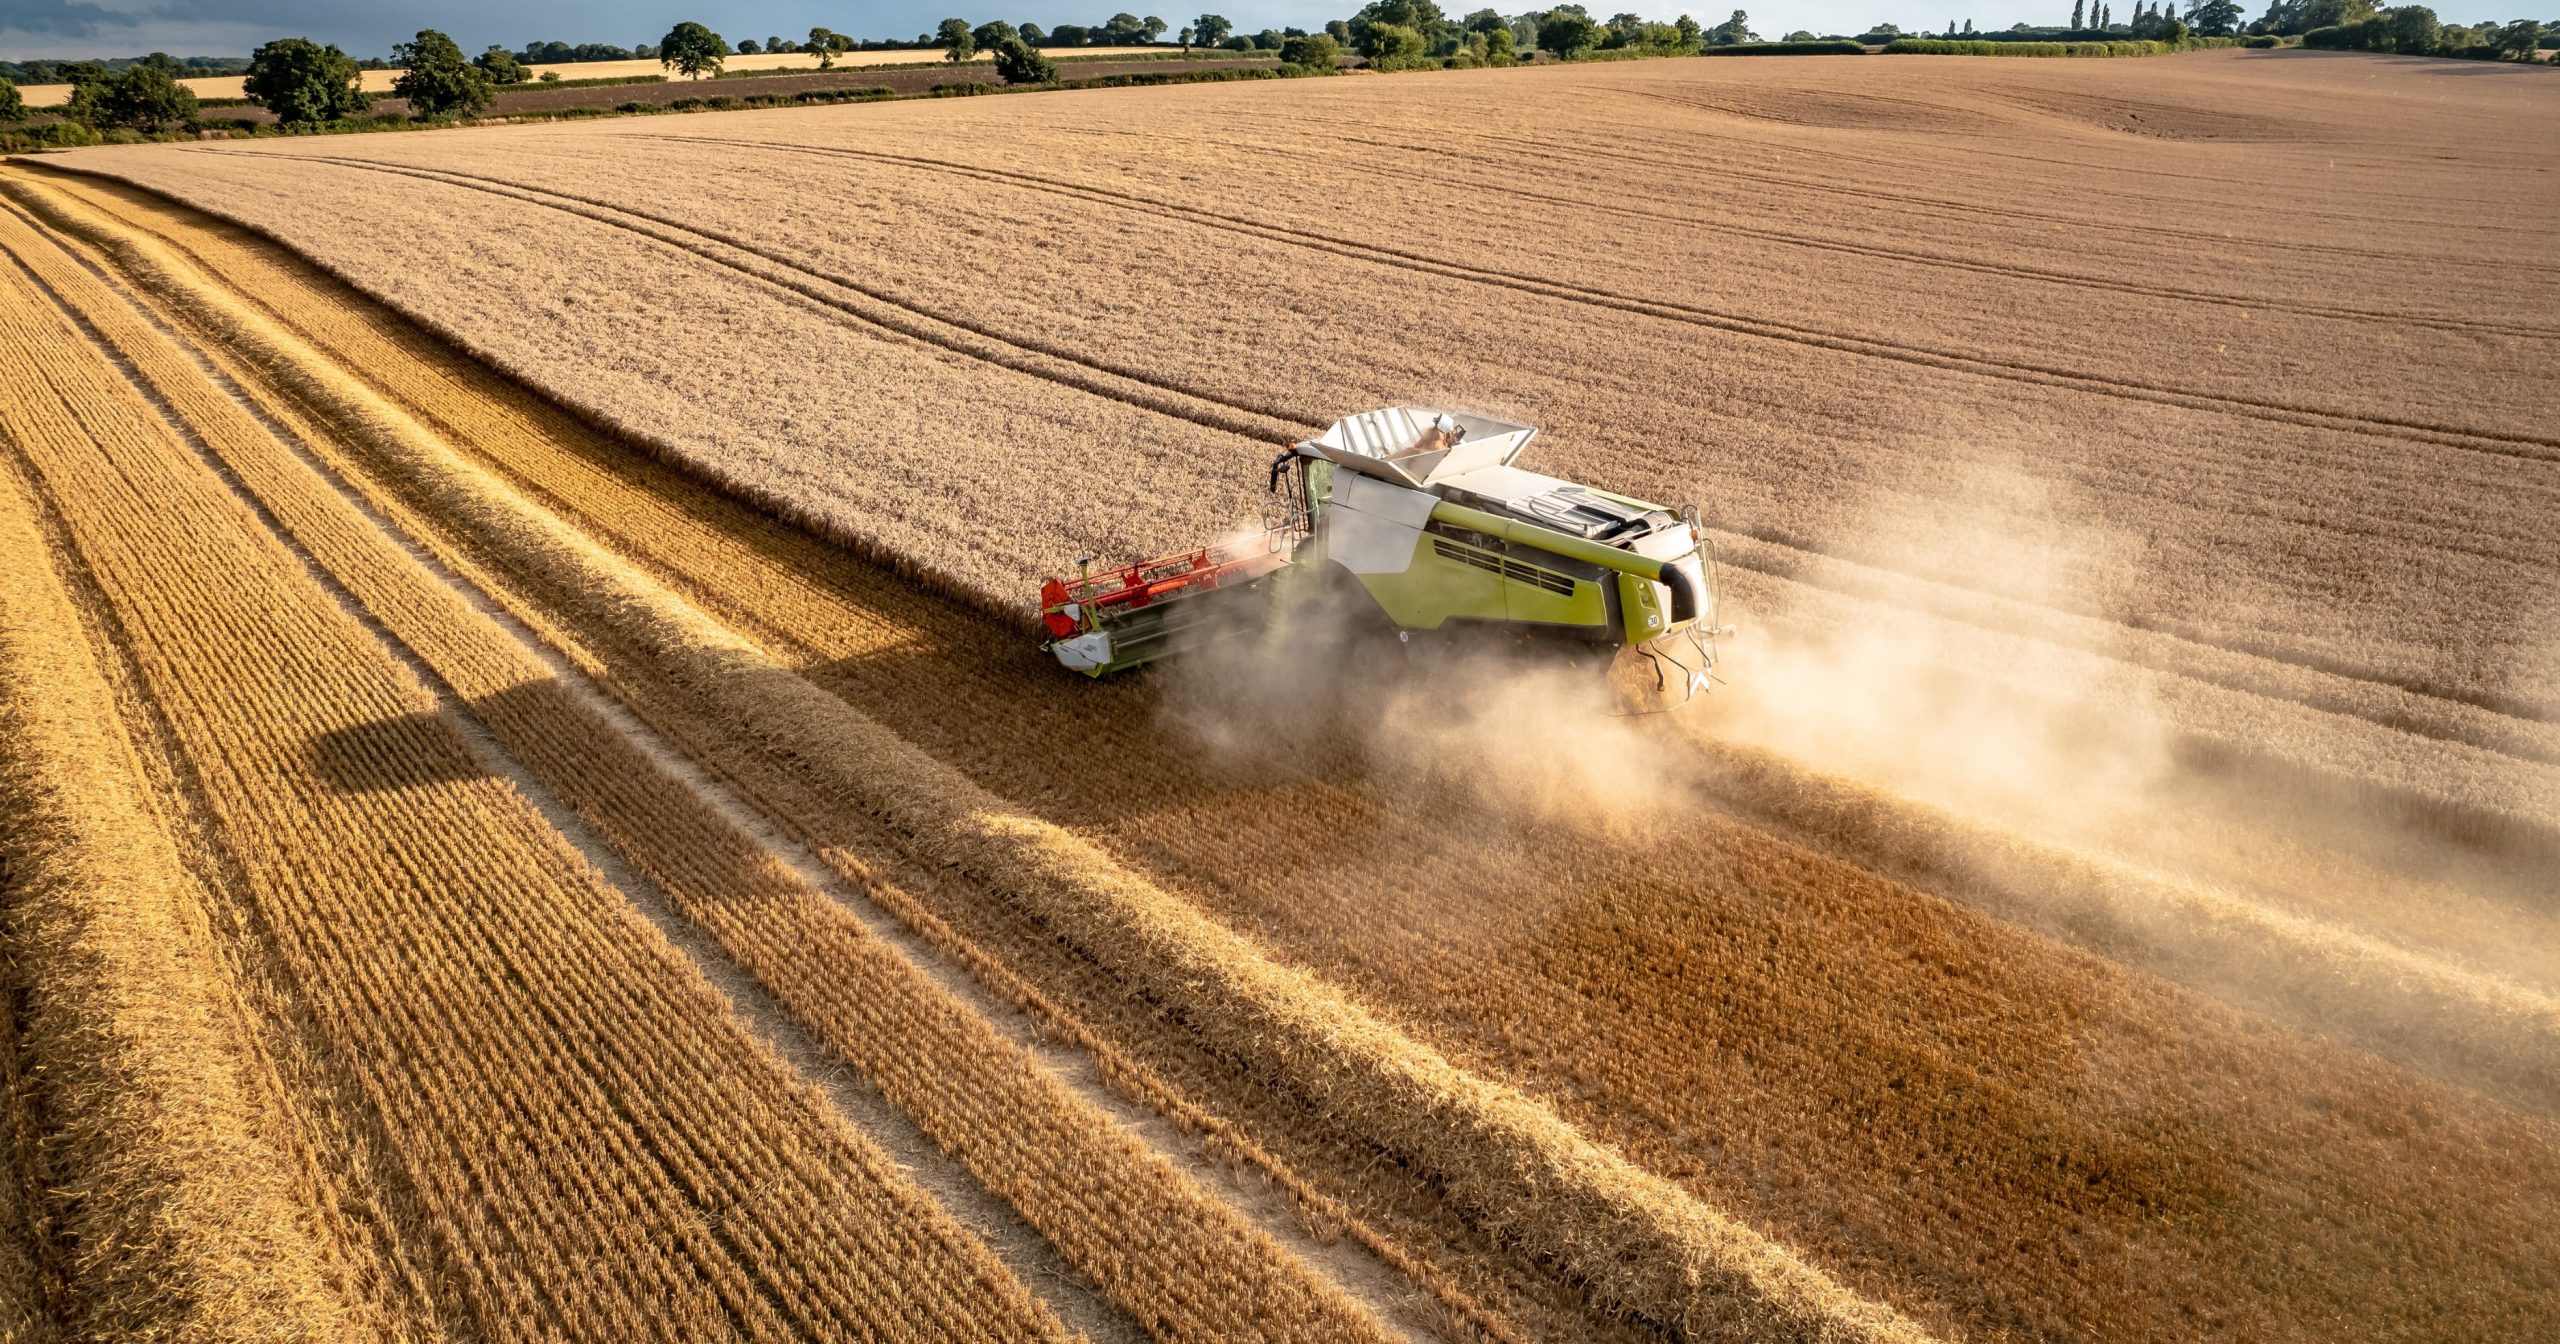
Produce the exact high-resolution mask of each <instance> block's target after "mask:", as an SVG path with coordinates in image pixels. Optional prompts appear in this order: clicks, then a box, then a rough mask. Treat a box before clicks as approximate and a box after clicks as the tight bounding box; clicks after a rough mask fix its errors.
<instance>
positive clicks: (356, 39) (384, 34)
mask: <svg viewBox="0 0 2560 1344" xmlns="http://www.w3.org/2000/svg"><path fill="white" fill-rule="evenodd" d="M1363 2H1364V0H1182V3H1184V4H1186V5H1189V4H1201V5H1203V6H1204V7H1214V8H1213V9H1212V10H1211V12H1215V13H1221V14H1224V15H1225V16H1226V17H1227V18H1228V19H1229V20H1230V21H1232V22H1233V23H1234V24H1235V26H1236V27H1237V28H1238V29H1240V30H1242V31H1246V32H1256V31H1259V30H1261V29H1263V28H1277V27H1286V26H1290V25H1296V26H1298V27H1302V28H1313V27H1316V26H1319V25H1321V24H1322V23H1323V22H1324V21H1325V20H1327V19H1335V18H1346V17H1349V15H1350V14H1351V13H1352V12H1353V11H1355V10H1357V9H1358V8H1359V7H1360V4H1361V3H1363ZM1514 2H1515V3H1516V4H1517V5H1518V7H1519V8H1521V9H1529V8H1544V7H1545V5H1544V4H1543V3H1540V0H1514ZM1737 2H1738V3H1741V4H1743V5H1744V6H1745V7H1746V8H1747V9H1748V10H1749V12H1750V14H1751V26H1752V27H1753V28H1754V29H1755V30H1757V31H1758V32H1759V33H1760V35H1761V36H1763V37H1771V38H1774V37H1778V36H1781V35H1783V34H1785V33H1787V32H1789V31H1791V30H1794V29H1798V28H1803V29H1808V30H1811V31H1813V32H1817V33H1828V32H1841V33H1857V32H1863V31H1865V30H1867V29H1869V28H1871V27H1873V26H1874V25H1876V24H1877V23H1880V22H1893V23H1899V24H1901V25H1902V26H1903V27H1904V28H1905V29H1908V30H1911V31H1914V32H1920V31H1931V32H1935V31H1939V30H1943V29H1944V28H1945V27H1946V25H1947V21H1948V20H1949V19H1955V20H1958V21H1962V20H1964V19H1967V18H1970V19H1972V20H1973V22H1974V26H1975V27H1977V28H2006V27H2008V26H2010V25H2011V24H2014V23H2019V22H2027V23H2033V24H2038V25H2045V24H2060V23H2066V22H2068V21H2069V20H2070V17H2071V16H2070V6H2069V0H1704V3H1703V5H1699V4H1693V5H1690V6H1688V7H1687V12H1689V13H1692V14H1695V15H1696V16H1697V17H1698V18H1699V19H1700V20H1702V21H1705V22H1708V23H1711V24H1712V23H1715V22H1718V21H1720V20H1722V19H1723V17H1724V14H1725V12H1727V11H1723V10H1719V9H1718V8H1717V5H1718V4H1724V5H1727V6H1729V5H1731V4H1733V3H1737ZM1127 3H1131V0H1091V3H1081V2H1078V0H1069V2H1068V3H1057V2H1056V0H968V4H967V5H966V6H964V5H961V4H959V3H957V0H889V3H871V4H844V3H835V4H827V3H811V2H808V0H691V2H690V3H657V2H655V0H641V3H636V4H634V3H614V2H612V0H546V3H541V4H526V3H524V0H396V2H395V3H390V4H384V3H379V0H353V3H350V2H349V0H0V60H29V59H33V58H36V57H78V56H139V55H141V54H143V53H144V52H149V51H165V52H168V53H170V54H171V55H175V56H246V55H247V54H248V53H249V51H250V49H251V48H253V47H255V46H257V45H258V44H259V43H261V42H264V41H267V40H268V39H270V38H277V37H309V38H314V39H316V40H319V41H322V42H335V43H337V44H338V45H339V46H341V47H344V48H345V49H346V50H347V51H349V52H350V53H352V54H354V55H357V56H382V55H387V54H389V52H390V50H391V44H392V43H394V42H399V41H402V40H404V39H406V38H407V37H409V36H410V34H412V33H414V32H416V31H417V30H418V29H420V28H438V29H442V30H443V31H445V32H446V33H449V34H451V35H452V36H453V38H454V40H455V41H457V42H459V43H460V44H461V45H462V48H463V50H465V51H477V50H479V49H480V48H482V47H485V46H487V45H489V44H490V43H492V42H495V43H501V44H503V45H505V46H508V47H511V48H513V47H522V46H523V45H524V44H525V43H527V42H530V41H536V40H546V39H552V38H557V39H559V40H561V41H564V42H571V43H576V42H610V43H613V44H614V45H616V46H625V47H627V46H632V45H634V44H636V43H640V42H644V41H650V42H653V41H656V40H657V38H658V37H659V35H661V34H663V33H665V32H666V30H667V29H668V27H670V26H671V25H673V24H674V23H676V22H677V21H679V20H683V19H695V20H699V21H701V22H703V23H707V24H709V25H710V26H711V28H712V29H713V31H715V32H718V33H720V34H722V35H723V36H726V37H727V38H728V39H729V40H730V41H731V42H736V41H738V40H739V39H741V38H748V37H752V38H755V39H756V40H758V41H762V40H763V39H764V38H765V37H766V36H767V35H770V34H774V33H779V34H782V35H784V36H786V37H798V36H800V35H803V34H805V33H807V32H808V31H809V29H810V28H811V27H812V26H814V25H820V24H823V25H825V26H827V27H829V28H833V29H835V30H836V31H837V32H840V33H848V34H851V35H853V36H855V37H913V36H915V35H916V34H918V33H921V32H927V31H930V30H931V29H932V28H933V26H934V25H935V24H936V23H938V22H940V21H941V20H942V19H944V18H947V17H950V16H952V15H954V14H958V15H959V16H960V17H963V18H966V19H968V20H969V21H971V22H972V23H977V22H983V21H984V20H986V19H990V18H1003V19H1009V20H1011V21H1013V22H1015V23H1024V22H1030V23H1038V24H1041V25H1043V26H1049V27H1054V26H1056V25H1058V24H1061V23H1084V24H1098V23H1100V22H1101V21H1102V20H1104V19H1106V18H1109V17H1110V16H1111V15H1112V13H1114V12H1115V11H1116V9H1117V7H1118V5H1120V4H1127ZM1151 3H1157V0H1151ZM1443 3H1444V6H1445V7H1447V8H1448V9H1449V12H1450V13H1451V14H1453V15H1454V14H1458V13H1463V12H1465V11H1466V10H1469V9H1473V8H1478V7H1481V0H1479V3H1476V4H1470V3H1467V0H1443ZM1585 3H1586V4H1588V6H1589V8H1590V9H1591V10H1592V12H1593V13H1595V14H1600V15H1603V16H1605V15H1607V14H1611V13H1616V12H1618V11H1619V10H1620V8H1621V6H1625V5H1627V4H1628V0H1609V2H1608V3H1590V0H1585ZM2243 4H2244V5H2246V6H2247V7H2248V8H2249V12H2250V15H2251V16H2252V17H2255V16H2256V15H2258V14H2260V13H2263V12H2264V11H2265V0H2243ZM2554 4H2555V0H2451V2H2450V3H2438V4H2437V5H2436V6H2435V9H2436V12H2437V13H2438V14H2440V15H2442V16H2443V17H2444V18H2445V19H2446V20H2447V21H2448V22H2460V23H2478V22H2480V21H2482V20H2484V19H2490V18H2501V19H2504V18H2514V17H2517V14H2516V13H2510V12H2509V9H2510V8H2514V7H2515V6H2518V5H2521V6H2522V7H2523V8H2522V9H2520V10H2518V13H2524V12H2536V11H2544V10H2549V9H2552V8H2554ZM1764 5H1765V6H1766V7H1765V8H1764V7H1763V6H1764ZM976 6H983V7H984V8H978V7H976ZM1493 7H1494V8H1496V9H1502V11H1503V12H1504V13H1512V12H1515V11H1514V10H1512V9H1507V8H1504V7H1503V6H1502V5H1501V4H1500V3H1498V2H1497V3H1495V4H1494V6H1493ZM1631 7H1632V8H1633V9H1634V10H1635V12H1637V13H1639V14H1642V15H1644V16H1645V17H1647V18H1651V19H1661V20H1668V19H1670V18H1671V17H1673V16H1674V15H1675V14H1678V13H1680V12H1682V6H1681V5H1680V4H1679V3H1678V0H1636V2H1635V3H1633V4H1632V6H1631ZM2119 8H2123V9H2128V10H2129V9H2130V4H2129V3H2126V4H2122V5H2119ZM1131 12H1133V13H1137V14H1140V15H1145V14H1157V15H1161V16H1162V17H1163V18H1164V20H1165V21H1166V22H1167V23H1170V24H1172V25H1173V26H1174V27H1175V28H1176V29H1179V28H1181V27H1182V26H1183V25H1184V24H1185V23H1188V22H1189V21H1190V20H1191V19H1192V18H1193V17H1195V16H1196V15H1197V14H1198V13H1199V12H1200V11H1199V10H1188V11H1186V12H1181V13H1176V12H1172V11H1168V10H1166V9H1164V8H1162V7H1161V3H1157V7H1155V8H1133V9H1132V11H1131Z"/></svg>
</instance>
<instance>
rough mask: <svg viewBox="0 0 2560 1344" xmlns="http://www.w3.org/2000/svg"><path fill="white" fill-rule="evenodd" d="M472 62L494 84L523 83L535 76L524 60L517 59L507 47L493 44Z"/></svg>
mask: <svg viewBox="0 0 2560 1344" xmlns="http://www.w3.org/2000/svg"><path fill="white" fill-rule="evenodd" d="M471 63H472V64H473V65H476V66H479V67H480V69H481V71H482V72H483V73H485V74H487V75H488V76H489V82H490V83H492V84H500V85H505V84H522V83H524V82H525V81H527V80H529V79H532V78H533V72H532V71H530V70H527V69H525V68H524V62H522V61H519V60H517V59H516V54H515V53H514V52H512V51H509V50H507V49H506V48H505V47H498V46H493V47H491V48H489V49H488V50H487V51H484V52H481V53H480V54H479V55H477V56H474V57H472V58H471Z"/></svg>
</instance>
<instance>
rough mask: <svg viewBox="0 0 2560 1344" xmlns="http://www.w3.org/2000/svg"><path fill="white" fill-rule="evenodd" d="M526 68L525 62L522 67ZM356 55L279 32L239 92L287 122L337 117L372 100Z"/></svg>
mask: <svg viewBox="0 0 2560 1344" xmlns="http://www.w3.org/2000/svg"><path fill="white" fill-rule="evenodd" d="M516 68H517V69H519V70H521V69H523V68H524V67H522V66H518V67H516ZM362 78H363V76H362V75H361V74H360V73H359V72H358V71H357V70H356V63H355V59H354V58H353V57H350V56H349V55H347V53H345V52H343V51H340V50H338V49H337V47H336V46H334V45H333V46H326V47H324V46H321V45H320V44H319V43H316V42H313V41H312V40H310V39H309V38H304V37H280V38H277V39H276V40H275V41H273V42H269V43H267V44H266V45H265V46H262V47H260V48H258V49H257V50H256V51H253V52H251V53H249V73H248V75H247V76H246V77H245V78H243V79H242V80H241V81H240V92H242V93H244V94H246V95H248V98H249V101H251V102H253V103H256V104H257V105H258V106H260V107H263V108H265V109H267V110H268V111H270V112H273V113H275V114H276V120H277V121H280V122H282V123H284V124H285V125H287V126H307V125H310V124H312V123H314V122H323V121H337V120H339V119H340V118H343V117H353V116H358V115H361V114H362V113H363V112H364V111H365V109H367V108H369V107H371V106H372V105H373V101H372V100H371V99H369V98H367V97H365V96H364V93H363V90H362V88H361V87H360V86H359V83H358V81H360V80H361V79H362Z"/></svg>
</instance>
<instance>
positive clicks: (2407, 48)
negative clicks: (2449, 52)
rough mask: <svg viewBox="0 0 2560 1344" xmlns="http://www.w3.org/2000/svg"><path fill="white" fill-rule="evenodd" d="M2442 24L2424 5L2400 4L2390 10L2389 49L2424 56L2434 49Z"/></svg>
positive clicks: (2442, 27) (2404, 54) (2404, 53)
mask: <svg viewBox="0 0 2560 1344" xmlns="http://www.w3.org/2000/svg"><path fill="white" fill-rule="evenodd" d="M2443 29H2444V25H2443V24H2441V23H2438V22H2437V21H2436V12H2435V11H2434V10H2432V9H2429V8H2427V7H2426V6H2425V5H2402V6H2401V7H2399V8H2398V9H2395V10H2393V11H2391V49H2392V50H2393V51H2396V52H2398V53H2400V54H2401V55H2403V56H2424V55H2426V54H2427V53H2429V52H2432V51H2434V50H2435V49H2436V42H2437V40H2438V39H2439V38H2441V37H2442V36H2443Z"/></svg>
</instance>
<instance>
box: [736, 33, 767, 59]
mask: <svg viewBox="0 0 2560 1344" xmlns="http://www.w3.org/2000/svg"><path fill="white" fill-rule="evenodd" d="M763 50H764V48H763V47H761V46H758V45H756V40H755V39H754V38H752V37H750V38H746V39H744V40H742V41H740V42H739V43H738V54H739V55H741V56H753V55H755V54H757V53H758V52H761V51H763Z"/></svg>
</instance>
